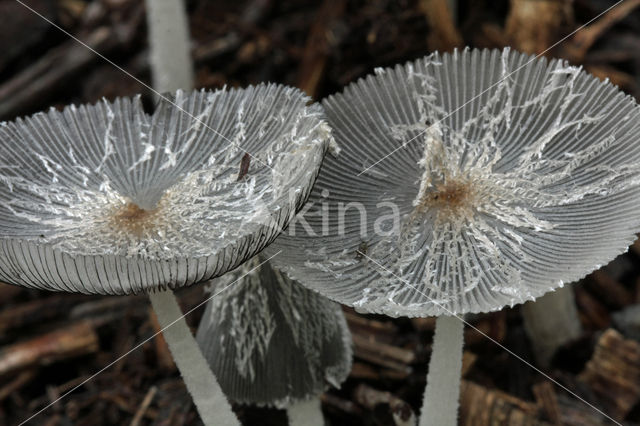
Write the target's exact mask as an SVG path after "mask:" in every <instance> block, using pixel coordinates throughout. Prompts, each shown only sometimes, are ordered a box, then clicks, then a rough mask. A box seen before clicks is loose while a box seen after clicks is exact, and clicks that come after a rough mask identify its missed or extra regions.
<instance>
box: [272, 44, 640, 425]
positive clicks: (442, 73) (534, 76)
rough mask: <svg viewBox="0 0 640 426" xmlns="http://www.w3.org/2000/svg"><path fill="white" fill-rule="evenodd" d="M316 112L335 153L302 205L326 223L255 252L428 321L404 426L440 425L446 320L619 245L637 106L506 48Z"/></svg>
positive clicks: (638, 176)
mask: <svg viewBox="0 0 640 426" xmlns="http://www.w3.org/2000/svg"><path fill="white" fill-rule="evenodd" d="M323 105H324V106H325V110H326V113H327V117H328V119H329V123H330V125H331V126H332V128H333V131H334V136H335V138H336V142H337V143H338V144H339V145H340V147H341V148H342V152H341V154H340V156H339V157H337V158H331V157H330V156H328V157H327V158H325V160H324V163H323V166H322V169H321V172H320V175H319V177H318V180H317V182H316V184H315V186H314V189H313V191H312V194H311V197H310V198H309V201H308V203H307V205H311V206H316V207H317V208H318V209H319V207H318V206H319V205H320V204H322V206H323V208H324V209H326V212H327V215H326V216H327V217H320V216H318V215H317V214H314V215H305V216H304V220H301V221H297V222H296V223H294V224H291V225H290V227H289V229H290V232H289V233H288V234H283V235H281V236H280V237H278V239H277V240H276V242H275V243H274V244H273V245H271V246H269V247H268V248H267V249H266V250H265V253H266V254H269V253H273V252H275V251H280V250H281V251H282V254H281V255H279V256H278V257H277V258H274V259H273V263H274V264H275V265H276V266H277V267H278V268H280V270H281V271H283V272H284V273H286V274H287V276H288V277H289V278H290V279H293V280H298V281H299V282H300V283H302V284H303V285H305V286H307V287H308V288H309V289H311V290H314V291H318V292H319V293H321V294H323V295H325V296H327V297H329V298H330V299H333V300H335V301H337V302H340V303H344V304H347V305H351V306H354V307H356V308H357V309H359V310H361V311H365V312H372V313H383V314H387V315H390V316H438V319H437V322H436V332H435V337H434V346H433V354H432V357H431V361H430V365H429V375H428V380H427V381H428V386H427V390H426V396H425V403H424V406H423V410H422V416H421V423H420V424H421V425H440V426H442V425H452V424H455V422H456V416H457V406H458V402H457V401H458V395H459V375H460V364H461V363H460V356H461V349H462V344H463V339H462V335H463V333H462V331H463V322H462V321H461V317H460V316H461V315H464V314H465V313H482V312H489V311H496V310H500V309H502V308H503V307H505V306H513V305H515V304H518V303H523V302H525V301H527V300H533V299H535V298H537V297H539V296H542V295H543V294H545V293H547V292H550V291H553V290H555V289H557V288H560V287H562V286H563V285H564V284H565V283H569V282H572V281H575V280H577V279H579V278H581V277H583V276H585V275H586V274H587V273H589V272H590V271H592V270H594V269H596V268H597V267H598V266H599V265H602V264H604V263H606V262H608V261H610V260H611V259H613V258H614V257H615V256H617V255H618V254H620V253H623V252H624V251H626V250H627V247H628V246H629V245H630V244H631V243H632V242H633V241H634V239H635V232H637V231H638V229H639V228H640V216H639V215H638V214H637V211H638V208H640V146H639V145H638V144H637V141H638V137H639V136H640V108H639V107H638V105H636V104H635V103H634V101H633V100H632V99H631V98H630V97H629V96H627V95H625V94H623V93H622V92H621V91H619V90H618V89H617V88H616V87H614V86H613V85H611V84H610V83H608V82H601V81H599V80H598V79H596V78H595V77H593V76H591V75H588V74H587V73H585V72H584V71H582V70H581V69H580V68H578V67H574V66H570V65H568V64H567V63H566V62H564V61H561V60H550V61H548V60H546V59H539V60H538V59H535V58H534V57H532V56H527V55H524V54H520V53H517V52H514V51H511V50H509V49H505V50H503V51H498V50H475V49H474V50H464V51H462V52H458V51H456V52H454V53H453V54H442V55H441V54H438V53H434V54H432V55H429V56H427V57H425V58H423V59H419V60H416V61H413V62H409V63H407V64H405V65H397V66H395V67H394V68H391V69H383V70H382V69H379V70H376V75H370V76H368V77H366V78H365V79H362V80H359V81H358V82H356V83H354V84H351V85H350V86H348V87H347V88H346V89H345V90H344V92H342V93H341V94H337V95H334V96H331V97H329V98H328V99H326V100H325V101H323ZM323 192H324V194H323ZM323 222H325V223H326V224H328V226H325V227H324V228H323ZM322 230H325V231H326V232H322ZM362 248H366V250H363V249H362Z"/></svg>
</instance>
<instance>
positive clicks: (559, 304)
mask: <svg viewBox="0 0 640 426" xmlns="http://www.w3.org/2000/svg"><path fill="white" fill-rule="evenodd" d="M521 312H522V318H523V320H524V328H525V330H526V331H527V334H528V335H529V339H531V343H532V344H531V346H532V347H533V349H534V354H535V357H536V361H537V362H538V364H539V365H540V366H541V367H543V368H548V367H549V365H550V364H551V359H552V358H553V355H554V354H555V353H556V350H557V349H558V348H559V347H560V346H562V345H564V344H565V343H567V342H570V341H572V340H574V339H577V338H578V337H580V334H582V325H581V324H580V318H579V317H578V308H577V307H576V301H575V298H574V295H573V289H572V288H571V287H570V286H564V287H562V288H559V289H557V290H556V291H553V292H551V293H547V294H545V295H544V296H542V297H540V298H538V299H537V300H536V301H531V302H527V303H525V304H524V305H522V308H521Z"/></svg>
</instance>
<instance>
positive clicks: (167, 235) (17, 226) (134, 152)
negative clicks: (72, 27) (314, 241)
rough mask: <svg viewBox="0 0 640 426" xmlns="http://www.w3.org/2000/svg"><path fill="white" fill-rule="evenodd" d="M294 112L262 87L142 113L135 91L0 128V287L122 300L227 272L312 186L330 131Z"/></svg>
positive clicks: (307, 113)
mask: <svg viewBox="0 0 640 426" xmlns="http://www.w3.org/2000/svg"><path fill="white" fill-rule="evenodd" d="M307 103H308V98H307V97H306V96H304V95H303V94H302V93H301V92H300V91H299V90H297V89H292V88H288V87H284V86H280V85H273V84H270V85H259V86H256V87H249V88H247V89H231V90H219V91H214V92H211V91H204V90H202V91H194V92H192V93H184V92H182V91H178V92H177V93H176V94H175V97H174V99H173V100H172V101H171V102H168V101H166V100H165V101H163V102H161V103H160V105H159V106H158V107H157V108H156V110H155V111H154V112H153V114H151V115H148V114H146V113H145V112H144V111H143V108H142V104H141V102H140V97H139V96H137V97H135V98H132V99H129V98H121V99H116V100H115V101H114V102H109V101H106V100H105V101H103V102H100V103H98V104H96V105H81V106H69V107H66V108H65V109H64V110H63V111H56V110H54V109H51V110H50V111H49V112H47V113H39V114H36V115H34V116H31V117H27V118H24V119H18V120H16V121H14V122H5V123H1V124H0V279H1V280H3V281H6V282H10V283H13V284H17V285H22V286H26V287H36V288H42V289H49V290H63V291H70V292H82V293H103V294H128V293H136V292H147V291H153V290H156V289H162V288H166V287H170V288H175V287H180V286H185V285H189V284H192V283H195V282H200V281H203V280H206V279H209V278H211V277H214V276H218V275H221V274H223V273H225V272H226V271H228V270H230V269H233V268H235V267H236V266H238V265H239V264H241V263H242V262H244V261H245V260H246V259H248V258H250V257H251V256H253V255H254V254H255V253H257V252H258V251H260V250H261V249H262V248H264V247H265V246H266V245H267V244H269V243H270V242H271V241H272V240H273V239H274V238H275V236H276V235H277V234H278V232H279V231H280V230H281V228H282V227H284V226H286V225H287V223H288V222H289V220H290V219H291V217H292V215H293V214H294V213H295V211H297V210H298V209H299V208H300V207H301V206H302V204H303V203H304V201H305V199H306V198H307V196H308V194H309V191H310V188H311V186H312V185H313V182H314V180H315V178H316V174H317V172H318V168H319V166H320V163H321V161H322V157H323V156H324V153H325V151H326V148H327V145H328V143H329V139H330V138H331V134H330V131H329V128H328V126H327V124H326V122H325V121H324V116H323V112H322V109H321V107H320V106H319V105H311V106H307ZM247 156H250V160H251V161H250V162H249V160H247V159H246V158H247ZM239 171H240V172H241V174H242V178H241V179H239V174H238V172H239Z"/></svg>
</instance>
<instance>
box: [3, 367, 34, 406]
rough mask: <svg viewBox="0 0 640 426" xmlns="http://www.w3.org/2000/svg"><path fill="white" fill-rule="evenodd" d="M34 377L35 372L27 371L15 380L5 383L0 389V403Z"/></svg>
mask: <svg viewBox="0 0 640 426" xmlns="http://www.w3.org/2000/svg"><path fill="white" fill-rule="evenodd" d="M35 376H36V371H35V370H27V371H23V372H22V373H20V374H19V375H18V376H17V377H16V378H15V379H13V380H12V381H10V382H9V383H7V384H6V385H5V386H3V387H0V402H1V401H2V400H4V399H5V398H7V397H8V396H9V395H11V394H12V393H14V392H15V391H17V390H18V389H20V388H21V387H22V386H24V385H26V384H27V383H29V382H30V381H31V379H33V378H34V377H35Z"/></svg>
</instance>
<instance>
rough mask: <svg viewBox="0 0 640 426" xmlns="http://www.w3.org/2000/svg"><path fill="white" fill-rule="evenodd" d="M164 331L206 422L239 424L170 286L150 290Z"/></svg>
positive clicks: (229, 425)
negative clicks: (158, 291) (158, 289)
mask: <svg viewBox="0 0 640 426" xmlns="http://www.w3.org/2000/svg"><path fill="white" fill-rule="evenodd" d="M149 298H150V299H151V304H152V305H153V309H154V311H155V312H156V315H157V317H158V322H159V323H160V326H161V327H162V333H163V335H164V338H165V340H166V341H167V345H168V346H169V350H171V354H172V355H173V359H174V360H175V362H176V365H177V366H178V370H180V374H182V379H183V380H184V382H185V384H186V385H187V389H188V390H189V393H190V394H191V397H192V398H193V402H194V403H195V404H196V408H197V409H198V413H199V414H200V418H201V419H202V421H203V423H204V424H205V425H207V426H208V425H216V426H240V422H239V421H238V419H237V418H236V416H235V414H233V411H232V410H231V405H229V402H228V401H227V398H226V397H225V396H224V393H222V389H221V388H220V385H219V384H218V381H217V380H216V378H215V377H214V375H213V373H212V372H211V369H210V368H209V364H208V363H207V361H206V360H205V359H204V356H202V352H200V347H199V346H198V344H197V343H196V339H195V338H194V337H193V334H191V330H189V327H188V326H187V323H186V321H185V320H184V316H183V315H182V311H181V310H180V306H179V305H178V301H177V300H176V298H175V296H174V295H173V292H172V291H171V290H168V291H163V292H160V293H152V294H149Z"/></svg>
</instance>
